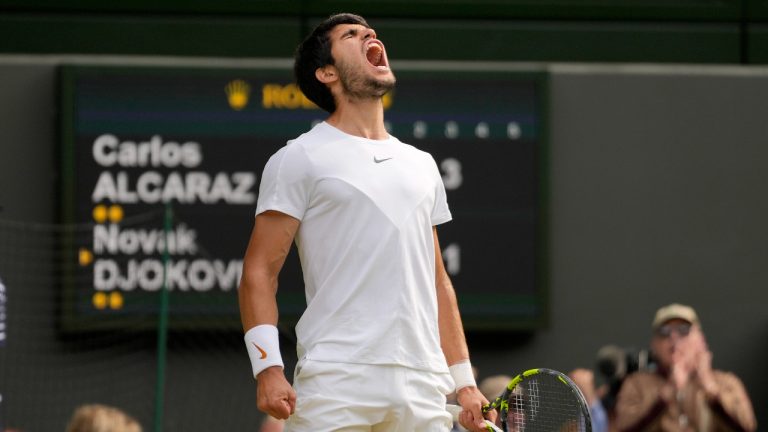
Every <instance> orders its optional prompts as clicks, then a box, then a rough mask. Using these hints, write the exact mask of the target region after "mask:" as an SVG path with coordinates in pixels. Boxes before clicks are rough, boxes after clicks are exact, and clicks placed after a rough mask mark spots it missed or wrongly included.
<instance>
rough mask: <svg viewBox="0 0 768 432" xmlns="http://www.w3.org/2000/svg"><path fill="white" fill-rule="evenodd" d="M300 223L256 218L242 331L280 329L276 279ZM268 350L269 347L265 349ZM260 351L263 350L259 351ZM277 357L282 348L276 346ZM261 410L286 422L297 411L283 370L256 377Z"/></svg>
mask: <svg viewBox="0 0 768 432" xmlns="http://www.w3.org/2000/svg"><path fill="white" fill-rule="evenodd" d="M298 227H299V220H298V219H296V218H293V217H291V216H288V215H286V214H284V213H280V212H276V211H266V212H264V213H260V214H259V215H257V216H256V219H255V222H254V226H253V231H252V232H251V238H250V240H249V242H248V248H247V250H246V252H245V258H244V260H243V275H242V278H241V280H240V290H239V293H238V296H239V303H240V319H241V320H242V323H243V330H244V331H245V332H246V333H247V332H248V331H249V330H251V329H253V328H255V327H257V326H262V325H267V326H276V325H277V316H278V312H277V300H276V298H275V295H276V294H277V277H278V275H279V273H280V270H281V269H282V267H283V264H284V263H285V258H286V257H287V256H288V252H289V251H290V249H291V245H292V244H293V240H294V237H295V236H296V231H297V230H298ZM264 348H265V349H268V347H264ZM259 349H262V348H261V347H259ZM273 349H274V350H276V351H278V352H276V353H274V352H273V353H269V352H265V353H264V356H265V357H267V356H269V355H270V354H271V355H273V356H278V358H279V355H280V353H279V348H278V346H277V344H276V343H275V346H274V348H273ZM256 382H257V386H256V387H257V390H256V400H257V406H258V408H259V409H260V410H261V411H263V412H265V413H267V414H269V415H271V416H273V417H275V418H278V419H284V418H287V417H288V416H289V415H291V414H292V413H293V411H294V409H295V404H296V394H295V393H294V391H293V388H291V385H290V384H289V383H288V380H287V379H286V378H285V374H284V373H283V369H282V367H279V366H271V367H267V368H266V369H263V370H261V371H260V372H259V373H258V375H257V376H256Z"/></svg>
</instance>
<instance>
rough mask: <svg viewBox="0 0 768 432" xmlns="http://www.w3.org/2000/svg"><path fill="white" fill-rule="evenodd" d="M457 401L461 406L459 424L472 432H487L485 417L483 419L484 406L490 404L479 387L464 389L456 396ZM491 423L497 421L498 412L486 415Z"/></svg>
mask: <svg viewBox="0 0 768 432" xmlns="http://www.w3.org/2000/svg"><path fill="white" fill-rule="evenodd" d="M456 400H457V401H458V402H459V405H461V408H462V410H461V413H460V414H459V424H461V425H462V426H463V427H464V428H465V429H467V430H469V431H471V432H486V431H487V430H488V429H487V428H486V426H485V417H483V405H487V404H488V399H486V398H485V396H483V394H482V393H480V390H478V389H477V387H474V386H470V387H464V388H462V389H461V390H459V391H458V393H457V394H456ZM486 415H487V416H488V420H490V421H491V423H494V422H495V421H496V410H493V411H490V412H488V413H487V414H486Z"/></svg>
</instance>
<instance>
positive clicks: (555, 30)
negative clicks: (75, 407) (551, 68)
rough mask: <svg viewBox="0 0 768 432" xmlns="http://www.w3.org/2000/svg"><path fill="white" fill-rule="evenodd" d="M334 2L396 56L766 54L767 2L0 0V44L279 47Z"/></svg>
mask: <svg viewBox="0 0 768 432" xmlns="http://www.w3.org/2000/svg"><path fill="white" fill-rule="evenodd" d="M338 11H349V12H355V13H359V14H362V15H364V16H365V17H366V18H368V20H369V22H370V23H371V24H372V25H373V26H374V27H375V28H376V29H377V31H378V32H379V35H380V36H381V38H382V39H383V40H384V41H385V42H386V43H387V44H388V49H389V52H390V57H391V58H392V59H393V60H397V59H440V60H446V59H450V60H506V61H561V62H562V61H565V62H570V61H578V62H584V61H586V62H663V63H736V64H765V63H768V1H766V0H676V1H664V0H647V1H644V0H538V1H536V0H480V1H469V0H461V1H456V0H454V1H438V0H414V1H406V0H367V1H351V0H347V1H343V0H336V1H311V0H304V1H268V0H258V1H254V0H252V1H246V0H238V1H221V2H208V1H203V0H195V1H183V0H168V1H160V2H155V1H149V0H136V1H128V2H100V1H76V0H68V1H60V2H52V1H43V0H36V1H22V0H5V1H0V52H5V53H79V54H85V53H87V54H135V55H184V56H223V57H285V56H288V55H290V53H291V52H292V51H293V49H294V47H295V46H296V44H297V43H298V42H299V41H300V40H301V38H302V37H303V36H304V35H305V34H307V32H308V29H311V28H312V26H313V25H314V24H316V23H317V21H318V20H319V19H321V18H322V17H324V16H327V15H329V14H331V13H334V12H338ZM424 39H426V40H427V42H425V43H413V42H414V40H424Z"/></svg>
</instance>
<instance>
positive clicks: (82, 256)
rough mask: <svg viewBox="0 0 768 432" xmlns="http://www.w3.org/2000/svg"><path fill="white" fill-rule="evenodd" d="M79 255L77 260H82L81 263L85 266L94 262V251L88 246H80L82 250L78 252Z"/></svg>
mask: <svg viewBox="0 0 768 432" xmlns="http://www.w3.org/2000/svg"><path fill="white" fill-rule="evenodd" d="M77 257H78V258H77V260H78V261H79V262H80V265H81V266H83V267H85V266H87V265H89V264H90V263H92V262H93V253H92V252H91V251H89V250H88V249H86V248H80V251H79V253H78V254H77Z"/></svg>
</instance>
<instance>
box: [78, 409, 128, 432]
mask: <svg viewBox="0 0 768 432" xmlns="http://www.w3.org/2000/svg"><path fill="white" fill-rule="evenodd" d="M67 432H142V431H141V425H140V424H139V422H138V421H136V419H134V418H133V417H131V416H129V415H128V414H126V413H124V412H123V411H121V410H120V409H118V408H114V407H110V406H106V405H99V404H88V405H82V406H80V407H78V408H77V410H75V412H74V414H72V418H71V419H70V421H69V425H67Z"/></svg>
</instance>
